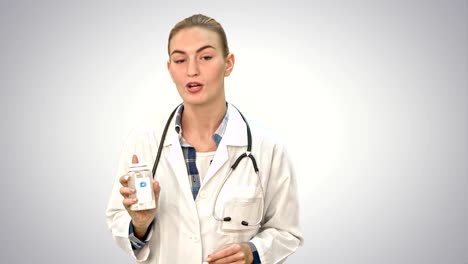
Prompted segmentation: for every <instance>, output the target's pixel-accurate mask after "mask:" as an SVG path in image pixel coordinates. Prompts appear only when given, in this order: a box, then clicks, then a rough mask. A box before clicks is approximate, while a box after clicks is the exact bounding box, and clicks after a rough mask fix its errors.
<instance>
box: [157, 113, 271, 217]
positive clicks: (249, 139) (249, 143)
mask: <svg viewBox="0 0 468 264" xmlns="http://www.w3.org/2000/svg"><path fill="white" fill-rule="evenodd" d="M179 107H180V105H178V106H177V107H176V108H175V109H174V111H172V113H171V115H170V116H169V118H168V119H167V122H166V125H165V127H164V131H163V133H162V135H161V140H160V141H159V147H158V153H157V155H156V159H155V161H154V165H153V178H154V176H155V175H156V169H157V168H158V164H159V160H160V158H161V153H162V148H163V145H164V140H165V139H166V134H167V130H168V129H169V126H170V124H171V120H172V118H173V117H174V114H175V113H176V111H177V109H178V108H179ZM237 111H238V112H239V114H240V115H241V117H242V119H243V120H244V122H245V125H246V126H247V151H246V152H244V153H242V154H241V155H240V156H239V157H237V159H236V161H235V162H234V163H233V164H232V166H231V168H230V169H229V171H228V173H227V175H226V176H225V177H224V179H223V181H222V183H221V185H220V186H219V187H218V190H217V191H216V196H215V200H214V204H213V211H212V213H211V215H212V216H213V218H214V219H216V220H217V221H224V222H230V221H231V217H230V216H224V217H222V218H221V217H218V216H217V215H216V211H215V209H216V204H217V203H218V198H219V194H220V192H221V190H222V189H223V187H224V184H226V182H227V180H228V179H229V177H231V174H232V172H233V171H234V170H235V169H236V168H237V166H238V165H239V163H240V162H241V161H242V159H243V158H245V157H248V158H250V160H251V161H252V166H253V168H254V170H255V174H256V175H257V180H258V183H259V184H260V190H261V194H262V197H261V203H260V209H259V215H260V217H257V218H258V220H257V221H256V222H255V223H249V222H248V221H246V220H242V221H241V225H243V226H257V225H260V223H261V222H262V219H263V209H264V203H265V193H264V191H263V184H262V179H261V178H260V173H259V170H258V166H257V161H256V160H255V157H254V156H253V154H252V133H251V132H250V126H249V123H247V120H246V119H245V117H244V115H243V114H242V113H241V112H240V111H239V110H237Z"/></svg>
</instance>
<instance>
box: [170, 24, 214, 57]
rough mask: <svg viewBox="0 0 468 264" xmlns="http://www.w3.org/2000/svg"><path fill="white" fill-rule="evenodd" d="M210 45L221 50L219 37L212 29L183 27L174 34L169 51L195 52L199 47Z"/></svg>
mask: <svg viewBox="0 0 468 264" xmlns="http://www.w3.org/2000/svg"><path fill="white" fill-rule="evenodd" d="M206 45H211V46H213V47H214V48H215V49H216V50H219V51H221V50H222V49H221V39H220V37H219V36H218V34H217V33H216V32H214V31H211V30H208V29H205V28H201V27H190V28H185V29H182V30H180V31H179V32H177V34H175V35H174V36H173V37H172V39H171V41H170V43H169V47H170V53H172V51H174V50H180V51H184V52H195V51H196V50H197V49H199V48H200V47H203V46H206Z"/></svg>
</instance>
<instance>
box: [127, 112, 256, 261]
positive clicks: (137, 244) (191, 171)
mask: <svg viewBox="0 0 468 264" xmlns="http://www.w3.org/2000/svg"><path fill="white" fill-rule="evenodd" d="M226 107H227V109H226V114H225V115H224V118H223V121H222V122H221V124H220V125H219V127H218V129H216V131H215V132H214V134H213V135H212V138H213V141H214V142H215V143H216V146H218V145H219V143H220V142H221V139H222V138H223V135H224V132H225V131H226V126H227V123H228V120H229V105H228V104H226ZM183 111H184V106H183V105H181V106H180V107H179V108H178V109H177V111H176V116H175V118H176V120H175V130H176V132H177V134H178V135H179V142H180V145H181V146H182V152H183V154H184V159H185V164H186V165H187V173H188V176H189V179H190V183H191V184H190V185H191V191H192V196H193V200H195V199H196V198H197V195H198V191H199V190H200V186H201V183H200V175H199V173H198V169H197V164H196V158H197V157H196V155H197V154H196V153H197V152H196V150H195V148H194V147H193V146H192V145H190V144H189V143H187V142H186V141H185V139H184V138H183V137H182V112H183ZM153 222H154V221H153ZM152 225H153V223H151V225H150V227H149V228H148V230H150V229H151V227H152ZM148 234H149V232H147V233H146V235H145V238H144V239H143V240H140V239H138V238H137V237H136V236H135V235H134V233H133V225H132V222H131V221H130V227H129V238H130V243H131V244H132V248H133V249H134V250H138V249H140V248H142V247H143V246H144V245H145V244H146V243H147V242H148V239H147V237H148ZM249 246H250V248H251V249H252V252H253V256H254V261H253V263H254V264H258V263H261V262H260V256H259V255H258V251H257V248H256V247H255V245H254V244H253V243H252V242H249Z"/></svg>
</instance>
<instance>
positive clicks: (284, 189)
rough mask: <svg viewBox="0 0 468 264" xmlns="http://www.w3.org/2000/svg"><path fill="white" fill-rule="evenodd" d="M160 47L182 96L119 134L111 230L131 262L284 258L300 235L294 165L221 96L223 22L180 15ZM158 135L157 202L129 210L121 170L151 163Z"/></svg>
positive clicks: (228, 68) (230, 62) (226, 56)
mask: <svg viewBox="0 0 468 264" xmlns="http://www.w3.org/2000/svg"><path fill="white" fill-rule="evenodd" d="M168 53H169V61H168V62H167V68H168V70H169V73H170V75H171V77H172V80H173V81H174V83H175V85H176V87H177V90H178V92H179V95H180V97H181V98H182V101H183V104H181V105H180V106H178V107H177V108H176V110H175V117H174V118H167V117H166V118H165V119H164V120H161V121H159V122H158V121H157V120H152V121H151V126H149V127H142V128H138V129H135V130H134V131H133V132H132V133H131V134H130V136H129V138H128V140H127V142H126V143H125V145H124V148H123V150H122V154H121V159H120V162H119V168H118V173H117V175H118V177H116V181H115V183H114V188H113V191H112V195H111V198H110V201H109V204H108V207H107V211H106V215H107V223H108V226H109V228H110V229H111V230H112V234H113V237H114V239H115V240H116V242H117V244H118V245H119V246H120V247H122V248H123V249H124V250H125V251H127V252H128V253H129V254H132V255H134V256H135V258H136V260H137V262H138V263H184V264H185V263H197V264H199V263H202V262H207V263H281V262H283V261H284V260H285V259H286V258H287V257H288V256H289V255H290V254H291V253H293V252H294V251H295V250H296V249H297V247H298V246H299V245H300V244H301V243H302V232H301V230H300V228H299V215H298V214H299V213H298V211H299V208H298V202H297V192H296V180H295V176H294V172H293V169H292V165H291V163H290V161H289V160H288V157H287V154H286V151H285V149H284V147H283V145H282V144H280V143H279V142H277V141H275V140H273V139H271V137H269V136H268V132H263V131H260V130H257V129H255V127H254V126H252V128H250V127H249V126H248V123H247V121H246V120H245V119H244V117H243V116H242V114H241V113H240V112H239V111H238V110H237V109H236V108H235V107H234V106H233V105H231V104H229V103H227V102H226V98H225V91H224V78H225V77H227V76H229V75H230V74H231V72H232V70H233V67H234V62H235V59H234V55H233V54H232V53H230V52H229V48H228V43H227V39H226V34H225V32H224V30H223V28H222V26H221V25H220V24H219V23H218V22H217V21H215V20H214V19H212V18H210V17H207V16H204V15H194V16H191V17H188V18H186V19H184V20H182V21H180V22H179V23H177V24H176V25H175V27H174V28H173V29H172V31H171V32H170V35H169V41H168ZM167 119H168V120H167ZM166 120H167V124H168V130H167V135H166V136H165V138H164V139H162V138H161V135H162V134H163V132H162V131H163V130H164V127H165V125H164V124H165V123H166ZM153 126H154V127H153ZM249 142H251V143H249ZM160 144H162V145H161V156H160V157H161V158H160V160H159V162H158V167H157V171H156V174H155V182H154V186H153V187H154V194H155V197H156V201H157V207H156V208H155V209H152V210H144V211H132V210H130V209H129V207H130V206H131V205H132V204H135V203H137V200H136V198H130V195H131V194H133V193H134V190H133V189H131V188H129V187H128V176H126V175H125V174H126V173H127V171H128V169H129V165H130V164H131V163H132V162H133V163H138V162H139V161H140V162H143V163H146V164H148V165H151V164H153V162H154V160H155V158H156V156H157V154H156V153H157V152H158V147H159V146H160ZM249 145H250V147H249ZM249 148H251V150H250V149H249ZM245 153H246V154H247V156H246V157H245V158H244V159H242V160H241V161H240V162H239V163H238V166H237V167H236V168H235V169H234V170H233V171H232V174H230V173H229V170H230V168H231V166H232V165H233V164H234V163H235V161H236V159H237V158H238V157H239V156H241V155H242V154H245ZM250 153H251V154H252V156H253V157H255V162H252V158H251V157H250V156H249V155H250ZM254 163H255V166H258V171H259V173H258V174H256V167H254ZM121 175H124V176H121Z"/></svg>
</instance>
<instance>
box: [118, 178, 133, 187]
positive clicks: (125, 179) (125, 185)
mask: <svg viewBox="0 0 468 264" xmlns="http://www.w3.org/2000/svg"><path fill="white" fill-rule="evenodd" d="M128 179H130V177H129V176H128V175H123V176H121V177H120V178H119V182H120V184H122V186H123V187H128Z"/></svg>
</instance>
